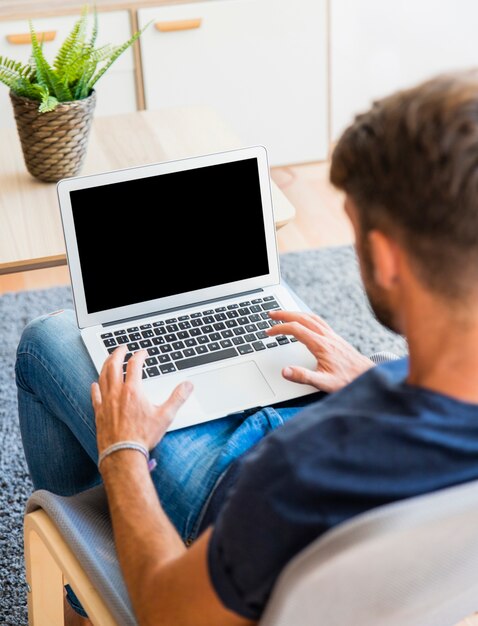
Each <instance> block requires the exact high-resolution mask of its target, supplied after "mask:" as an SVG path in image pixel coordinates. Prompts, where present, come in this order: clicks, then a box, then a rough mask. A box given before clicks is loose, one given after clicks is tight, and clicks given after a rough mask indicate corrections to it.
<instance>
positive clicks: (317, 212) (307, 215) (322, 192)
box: [0, 163, 353, 294]
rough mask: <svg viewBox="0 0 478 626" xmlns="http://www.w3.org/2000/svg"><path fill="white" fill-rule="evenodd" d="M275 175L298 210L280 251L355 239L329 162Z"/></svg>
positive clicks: (0, 283)
mask: <svg viewBox="0 0 478 626" xmlns="http://www.w3.org/2000/svg"><path fill="white" fill-rule="evenodd" d="M272 178H273V179H274V181H275V182H276V184H277V185H278V186H279V187H280V188H281V189H282V191H283V192H284V193H285V195H286V196H287V197H288V198H289V200H290V201H291V202H292V204H293V205H294V206H295V208H296V210H297V215H296V218H295V220H294V221H293V222H291V223H290V224H288V225H287V226H284V228H282V229H281V230H280V231H279V233H278V241H279V250H280V252H291V251H294V250H305V249H307V248H319V247H323V246H337V245H342V244H348V243H351V242H352V241H353V235H352V229H351V227H350V224H349V222H348V220H347V218H346V216H345V214H344V211H343V208H342V197H341V194H339V193H337V191H335V190H334V189H333V188H332V187H331V185H330V183H329V182H328V164H327V163H318V164H309V165H298V166H291V167H280V168H275V169H273V171H272ZM69 282H70V279H69V275H68V270H67V268H66V267H56V268H52V269H46V270H35V271H32V272H22V273H17V274H8V275H5V276H0V294H1V293H6V292H7V291H22V290H25V289H42V288H44V287H52V286H55V285H66V284H68V283H69Z"/></svg>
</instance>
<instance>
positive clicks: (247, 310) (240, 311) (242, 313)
mask: <svg viewBox="0 0 478 626" xmlns="http://www.w3.org/2000/svg"><path fill="white" fill-rule="evenodd" d="M238 313H239V315H249V313H250V311H249V309H248V308H247V307H245V308H242V309H239V311H238Z"/></svg>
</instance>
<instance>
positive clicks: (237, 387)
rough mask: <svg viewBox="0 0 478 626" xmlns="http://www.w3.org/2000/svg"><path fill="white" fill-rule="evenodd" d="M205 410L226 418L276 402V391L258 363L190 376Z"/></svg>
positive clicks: (196, 394)
mask: <svg viewBox="0 0 478 626" xmlns="http://www.w3.org/2000/svg"><path fill="white" fill-rule="evenodd" d="M188 378H189V380H190V381H191V382H192V383H193V385H194V392H195V396H196V399H197V401H198V402H199V404H200V405H201V408H202V409H203V410H204V411H205V412H206V413H216V414H217V412H218V411H219V412H222V411H224V415H226V414H228V413H232V412H234V411H241V410H243V409H246V408H251V407H254V406H261V405H264V404H268V403H270V402H273V401H274V392H273V391H272V389H271V388H270V386H269V384H268V383H267V381H266V379H265V378H264V376H263V375H262V373H261V370H260V369H259V368H258V367H257V365H256V364H255V362H254V361H247V362H246V363H240V364H238V365H231V366H230V367H222V368H220V369H217V370H213V371H211V372H204V374H196V375H195V376H190V377H188Z"/></svg>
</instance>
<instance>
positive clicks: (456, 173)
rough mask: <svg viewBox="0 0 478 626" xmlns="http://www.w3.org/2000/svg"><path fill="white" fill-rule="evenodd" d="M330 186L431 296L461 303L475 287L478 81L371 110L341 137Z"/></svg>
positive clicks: (441, 81) (424, 91)
mask: <svg viewBox="0 0 478 626" xmlns="http://www.w3.org/2000/svg"><path fill="white" fill-rule="evenodd" d="M330 179H331V182H332V183H333V185H335V186H336V187H337V188H339V189H341V190H343V191H345V192H346V193H347V194H348V195H349V196H350V197H351V198H352V200H353V202H354V204H355V205H356V206H357V210H358V212H359V219H360V223H361V227H362V231H363V232H367V231H368V230H370V229H372V228H379V229H380V230H383V231H384V232H388V233H389V234H391V235H396V236H398V237H400V242H401V243H402V245H403V246H404V247H405V249H406V250H407V252H408V253H409V255H410V258H411V259H412V260H413V263H414V267H415V269H416V273H417V275H418V276H419V278H420V279H421V280H422V282H423V283H424V284H426V286H427V287H428V288H430V289H432V290H435V291H438V292H440V293H441V294H442V295H443V296H451V297H460V298H461V297H463V296H464V295H466V293H470V291H471V290H472V289H473V290H475V289H476V287H478V284H477V283H476V279H477V277H478V72H476V71H473V72H463V73H456V74H449V75H443V76H439V77H437V78H434V79H433V80H430V81H427V82H425V83H423V84H421V85H418V86H417V87H414V88H412V89H408V90H405V91H400V92H398V93H396V94H394V95H392V96H390V97H388V98H385V99H383V100H380V101H379V102H376V103H374V105H373V106H372V108H371V109H370V110H369V111H368V112H367V113H364V114H362V115H359V116H357V118H356V119H355V121H354V123H353V124H352V125H351V126H350V127H349V128H348V129H347V130H346V131H345V132H344V134H343V135H342V137H341V138H340V140H339V142H338V144H337V146H336V148H335V150H334V153H333V156H332V166H331V173H330Z"/></svg>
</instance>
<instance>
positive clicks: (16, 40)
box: [7, 30, 56, 46]
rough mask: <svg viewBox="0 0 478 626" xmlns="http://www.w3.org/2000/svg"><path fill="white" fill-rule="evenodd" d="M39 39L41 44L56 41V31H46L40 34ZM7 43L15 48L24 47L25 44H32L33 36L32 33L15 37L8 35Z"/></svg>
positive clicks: (38, 34)
mask: <svg viewBox="0 0 478 626" xmlns="http://www.w3.org/2000/svg"><path fill="white" fill-rule="evenodd" d="M37 38H38V41H39V42H40V43H41V42H42V41H54V39H55V38H56V30H45V31H43V32H38V33H37ZM7 41H8V43H11V44H13V45H14V46H22V45H24V44H29V43H31V42H32V36H31V35H30V33H17V34H15V35H7Z"/></svg>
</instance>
